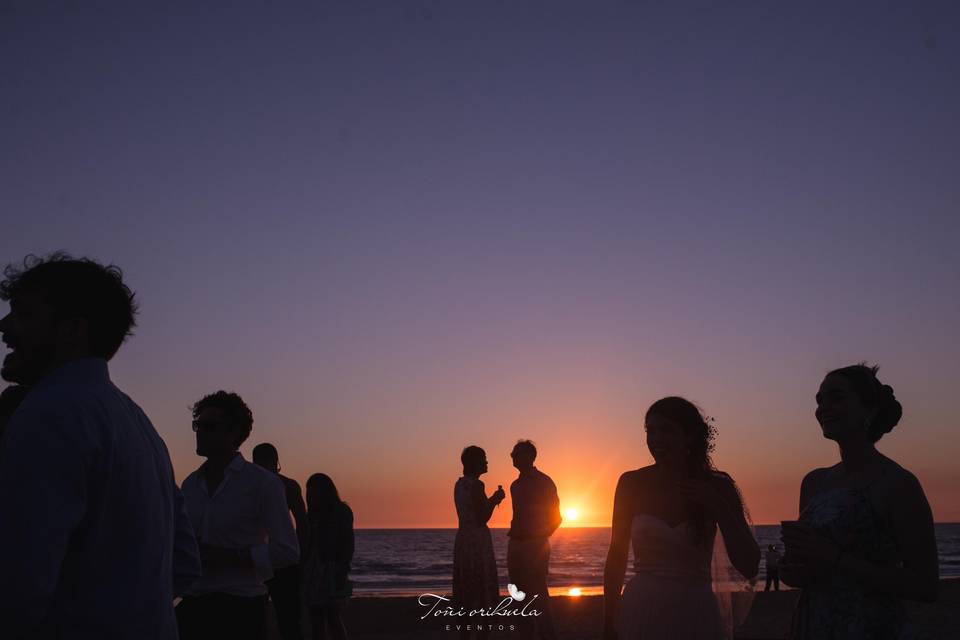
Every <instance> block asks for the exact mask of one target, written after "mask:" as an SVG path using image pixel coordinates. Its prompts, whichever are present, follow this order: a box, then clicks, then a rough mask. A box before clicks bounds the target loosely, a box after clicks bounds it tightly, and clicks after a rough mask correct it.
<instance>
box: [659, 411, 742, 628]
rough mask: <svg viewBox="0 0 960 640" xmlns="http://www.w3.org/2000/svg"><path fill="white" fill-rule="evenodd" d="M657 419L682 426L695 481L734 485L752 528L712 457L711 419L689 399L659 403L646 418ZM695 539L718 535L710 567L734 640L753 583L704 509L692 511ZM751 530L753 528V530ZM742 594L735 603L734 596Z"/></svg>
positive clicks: (722, 614)
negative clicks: (717, 478) (706, 479)
mask: <svg viewBox="0 0 960 640" xmlns="http://www.w3.org/2000/svg"><path fill="white" fill-rule="evenodd" d="M653 415H656V416H658V417H660V418H664V419H667V420H672V421H673V422H675V423H677V424H678V425H680V427H681V428H682V429H683V431H684V433H685V434H686V436H687V438H688V442H689V448H688V450H687V472H688V474H689V475H690V477H692V478H696V477H700V478H703V477H706V476H710V475H714V476H716V475H720V476H723V477H725V478H726V479H727V480H729V481H730V484H732V485H733V487H734V489H735V490H736V492H737V499H738V500H739V502H740V504H739V505H738V506H739V508H740V509H741V510H742V511H743V517H744V519H745V520H746V522H747V525H748V526H751V519H750V511H749V510H748V509H747V503H746V502H745V501H744V499H743V494H742V493H740V487H739V486H737V483H736V482H734V480H733V478H731V477H730V475H729V474H727V473H724V472H723V471H719V470H718V469H717V468H716V467H715V466H714V464H713V458H711V456H710V454H711V453H713V451H714V448H715V440H716V437H717V428H716V426H715V425H714V420H713V418H711V417H706V416H704V415H703V413H702V412H701V411H700V409H699V408H698V407H697V405H695V404H693V403H692V402H690V401H689V400H687V399H686V398H681V397H678V396H670V397H667V398H661V399H660V400H657V401H656V402H654V403H653V404H652V405H650V408H649V409H647V416H646V417H647V418H649V417H650V416H653ZM691 515H692V516H693V518H692V520H693V522H692V528H693V535H694V536H695V538H696V540H697V542H698V543H701V542H704V541H705V540H706V539H707V537H708V536H709V535H711V531H716V536H717V538H716V539H715V540H714V544H713V560H712V563H711V571H710V572H711V578H712V581H713V585H712V588H713V591H714V595H715V596H716V598H717V607H718V610H719V612H720V617H721V619H722V620H723V627H724V636H723V637H724V638H733V637H734V629H735V628H736V627H737V626H739V625H740V624H742V623H743V621H744V620H745V619H746V616H747V613H748V612H749V611H750V606H751V604H752V602H753V583H752V582H751V581H749V580H746V579H744V578H743V576H741V575H740V573H739V572H738V571H737V570H736V569H735V568H734V567H733V563H732V562H730V558H729V556H728V555H727V551H726V545H725V544H724V543H723V541H722V539H723V533H722V532H721V531H720V530H719V527H716V525H715V524H714V523H713V522H710V521H709V520H708V519H707V516H706V513H705V512H704V509H703V508H702V507H697V506H694V507H693V508H692V514H691ZM751 528H752V526H751ZM735 592H741V593H740V595H739V596H738V597H737V598H736V600H735V599H734V597H733V596H734V593H735Z"/></svg>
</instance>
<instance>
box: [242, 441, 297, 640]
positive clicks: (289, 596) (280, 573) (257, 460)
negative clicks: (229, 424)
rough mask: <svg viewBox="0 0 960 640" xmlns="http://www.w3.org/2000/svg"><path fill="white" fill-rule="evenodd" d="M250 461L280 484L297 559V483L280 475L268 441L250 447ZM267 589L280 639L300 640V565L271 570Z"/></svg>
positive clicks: (278, 465) (277, 459)
mask: <svg viewBox="0 0 960 640" xmlns="http://www.w3.org/2000/svg"><path fill="white" fill-rule="evenodd" d="M253 462H254V464H257V465H260V466H261V467H263V468H264V469H266V470H267V471H270V472H272V473H275V474H277V477H278V478H280V481H281V482H283V487H284V491H285V493H286V496H287V508H288V509H290V513H291V514H292V515H293V521H294V523H295V524H296V527H297V541H298V542H299V543H300V552H301V556H302V554H303V552H304V549H306V538H307V509H306V507H305V506H304V504H303V493H302V492H301V491H300V485H299V484H297V481H296V480H294V479H292V478H288V477H287V476H285V475H282V474H281V473H280V455H279V454H278V453H277V448H276V447H274V446H273V445H272V444H270V443H269V442H264V443H261V444H258V445H257V446H255V447H254V448H253ZM267 589H268V590H269V592H270V600H271V601H273V608H274V611H276V613H277V626H278V627H279V628H280V636H281V637H282V638H283V640H302V639H303V631H302V630H301V627H300V609H301V607H302V604H301V598H300V565H299V564H292V565H290V566H289V567H282V568H279V569H276V570H274V572H273V577H272V578H270V579H269V580H267Z"/></svg>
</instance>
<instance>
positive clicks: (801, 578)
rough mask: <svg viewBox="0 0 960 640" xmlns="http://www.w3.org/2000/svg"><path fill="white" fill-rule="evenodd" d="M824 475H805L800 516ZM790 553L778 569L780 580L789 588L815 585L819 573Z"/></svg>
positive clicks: (819, 472) (818, 472) (787, 550)
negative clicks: (799, 561)
mask: <svg viewBox="0 0 960 640" xmlns="http://www.w3.org/2000/svg"><path fill="white" fill-rule="evenodd" d="M822 473H823V469H814V470H813V471H811V472H810V473H808V474H807V475H805V476H804V477H803V481H801V482H800V506H799V510H798V514H799V513H803V510H804V509H806V508H807V504H809V502H810V500H811V499H812V498H813V496H814V495H816V493H817V484H818V482H819V479H820V477H821V475H822ZM798 517H799V516H798ZM783 541H784V544H786V534H785V533H784V539H783ZM788 552H789V548H787V549H785V551H784V556H783V557H782V558H781V559H780V564H779V566H778V567H777V571H778V573H779V575H780V580H782V581H783V583H784V584H786V585H788V586H791V587H797V588H803V587H807V586H809V585H811V584H813V583H814V582H815V581H816V580H817V579H818V578H819V577H820V576H819V572H817V571H814V570H813V569H812V568H811V567H809V566H805V565H802V564H800V563H798V562H797V561H796V560H795V559H794V558H793V557H791V555H792V554H788ZM787 560H789V562H787Z"/></svg>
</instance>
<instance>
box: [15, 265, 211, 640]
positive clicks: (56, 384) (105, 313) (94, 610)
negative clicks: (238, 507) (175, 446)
mask: <svg viewBox="0 0 960 640" xmlns="http://www.w3.org/2000/svg"><path fill="white" fill-rule="evenodd" d="M4 275H5V279H4V280H3V282H2V283H0V298H3V299H4V300H8V301H9V302H10V313H9V314H7V315H6V316H5V317H4V318H3V319H2V320H0V333H2V337H3V341H4V343H5V344H7V345H8V346H9V347H10V349H11V351H10V353H9V354H7V356H6V358H5V359H4V361H3V366H2V370H0V373H2V376H3V378H4V379H6V380H8V381H10V382H15V383H17V384H20V385H25V386H27V387H30V392H29V394H28V395H27V396H26V397H25V398H23V401H22V404H21V405H20V407H19V409H17V410H16V412H15V413H14V414H13V416H12V418H11V419H10V422H9V423H8V424H7V429H6V433H5V434H4V437H3V447H2V452H0V514H2V518H3V524H2V526H0V576H2V578H0V634H2V636H3V638H4V639H5V640H13V639H18V638H29V639H30V640H33V639H35V638H54V637H56V638H61V637H69V638H78V639H81V640H86V639H89V640H93V639H103V638H129V639H131V640H133V639H135V638H156V639H170V640H173V639H175V638H176V637H177V629H176V620H175V618H174V613H173V598H174V596H175V595H177V593H178V592H179V591H180V590H182V589H183V588H184V587H185V586H186V584H189V583H190V582H192V581H193V580H194V579H195V578H196V577H197V576H198V575H199V571H200V566H199V557H198V553H197V545H196V541H195V540H194V538H193V533H192V530H191V527H190V524H189V522H188V520H187V518H186V514H185V513H184V511H183V503H182V499H181V497H180V492H179V490H178V489H177V487H176V484H175V482H174V475H173V468H172V466H171V464H170V457H169V455H168V454H167V448H166V446H165V445H164V443H163V440H161V439H160V436H159V435H158V434H157V432H156V430H155V429H154V428H153V425H152V424H151V423H150V420H149V419H148V418H147V416H146V415H144V413H143V411H142V410H141V409H140V407H139V406H137V404H136V403H135V402H133V400H131V399H130V398H129V397H127V396H126V395H125V394H124V393H123V392H122V391H120V389H118V388H117V387H116V386H115V385H114V384H113V383H112V382H111V381H110V376H109V374H108V367H107V361H108V360H110V358H112V357H113V355H114V354H115V353H116V352H117V350H118V349H119V348H120V345H121V344H122V343H123V341H124V339H125V338H126V336H127V335H129V333H130V329H131V328H132V327H133V326H134V315H135V313H136V305H135V304H134V294H133V293H132V292H131V291H130V289H129V288H128V287H127V285H126V284H124V282H123V279H122V274H121V272H120V269H118V268H117V267H114V266H107V267H104V266H102V265H100V264H98V263H96V262H94V261H92V260H88V259H80V260H75V259H72V258H70V257H69V256H67V255H66V254H62V253H58V254H54V255H52V256H50V257H49V258H47V259H45V260H41V259H37V258H34V257H32V256H31V257H29V258H28V259H27V260H25V261H24V264H23V268H22V269H18V268H16V267H13V266H8V267H7V268H6V270H5V272H4Z"/></svg>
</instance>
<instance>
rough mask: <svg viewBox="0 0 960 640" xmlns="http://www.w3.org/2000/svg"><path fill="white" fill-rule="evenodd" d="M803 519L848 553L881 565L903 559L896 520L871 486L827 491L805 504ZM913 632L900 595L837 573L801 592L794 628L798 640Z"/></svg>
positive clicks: (872, 639)
mask: <svg viewBox="0 0 960 640" xmlns="http://www.w3.org/2000/svg"><path fill="white" fill-rule="evenodd" d="M800 521H801V522H803V523H805V524H808V525H810V526H811V527H814V528H815V529H817V530H818V531H819V532H820V533H822V534H824V535H826V536H827V537H829V538H830V540H832V541H833V543H834V544H836V545H838V546H839V547H840V548H841V549H842V550H843V552H844V553H845V554H848V555H851V556H856V557H858V558H862V559H864V560H867V561H869V562H873V563H875V564H880V565H895V564H897V562H898V556H899V554H898V553H897V544H896V540H895V539H894V536H893V527H892V524H891V523H890V521H889V520H888V519H887V518H885V517H883V516H882V515H881V514H879V513H878V512H877V510H876V509H875V508H874V507H873V504H872V503H871V502H870V499H869V497H868V496H867V494H866V492H865V489H850V488H846V487H841V488H835V489H831V490H827V491H824V492H822V493H820V494H818V495H817V496H815V497H814V498H813V499H812V500H811V501H810V503H809V504H808V505H807V506H806V507H805V508H804V510H803V512H802V513H801V514H800ZM909 635H910V634H909V632H908V629H907V624H906V619H905V617H904V610H903V604H902V603H901V602H900V599H899V598H897V597H896V596H894V595H891V594H887V593H878V592H874V591H870V590H869V589H868V588H865V587H864V586H862V585H861V584H860V583H858V582H857V581H855V580H854V579H853V578H850V577H848V576H845V575H842V574H836V573H833V574H830V575H827V576H826V577H824V578H822V579H820V580H819V581H818V582H817V583H816V584H814V585H811V586H809V587H807V588H805V589H804V590H803V591H802V592H801V594H800V600H799V602H798V603H797V609H796V611H795V612H794V615H793V623H792V632H791V637H792V638H794V640H840V639H841V638H842V639H849V640H894V639H899V638H905V637H909Z"/></svg>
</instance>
